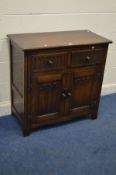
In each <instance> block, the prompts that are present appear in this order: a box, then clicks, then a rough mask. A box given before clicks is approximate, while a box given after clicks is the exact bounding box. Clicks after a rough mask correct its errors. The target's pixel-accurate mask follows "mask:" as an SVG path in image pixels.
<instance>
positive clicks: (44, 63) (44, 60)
mask: <svg viewBox="0 0 116 175" xmlns="http://www.w3.org/2000/svg"><path fill="white" fill-rule="evenodd" d="M66 60H67V52H54V53H45V52H44V53H40V54H37V55H33V56H32V70H33V71H37V72H39V71H52V70H63V69H64V68H65V67H66Z"/></svg>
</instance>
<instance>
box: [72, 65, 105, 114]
mask: <svg viewBox="0 0 116 175" xmlns="http://www.w3.org/2000/svg"><path fill="white" fill-rule="evenodd" d="M101 82H102V73H100V71H98V70H97V67H95V66H92V67H87V68H81V69H79V68H78V69H77V70H73V78H72V84H73V86H72V103H71V104H72V106H71V108H72V111H73V110H74V111H75V110H76V109H79V108H80V109H81V108H87V107H88V108H91V107H93V106H94V105H96V103H97V100H98V99H97V98H98V94H99V93H100V87H101Z"/></svg>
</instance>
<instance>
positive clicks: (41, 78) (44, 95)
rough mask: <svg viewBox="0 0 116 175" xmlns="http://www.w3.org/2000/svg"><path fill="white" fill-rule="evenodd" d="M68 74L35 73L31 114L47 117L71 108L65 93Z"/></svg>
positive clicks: (59, 114)
mask: <svg viewBox="0 0 116 175" xmlns="http://www.w3.org/2000/svg"><path fill="white" fill-rule="evenodd" d="M66 77H67V76H66V75H65V74H63V73H55V72H54V73H48V74H38V73H37V74H36V73H34V74H33V77H32V90H31V99H30V101H31V103H30V104H31V106H30V108H31V116H32V120H34V117H38V118H39V119H40V118H43V119H45V118H46V117H51V116H52V117H54V116H58V117H59V116H61V115H64V114H66V113H67V111H68V110H69V103H68V99H67V98H66V94H65V92H64V91H65V87H66V86H67V81H66Z"/></svg>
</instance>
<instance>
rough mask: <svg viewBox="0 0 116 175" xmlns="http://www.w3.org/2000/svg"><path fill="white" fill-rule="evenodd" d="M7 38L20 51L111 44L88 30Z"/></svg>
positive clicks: (27, 34)
mask: <svg viewBox="0 0 116 175" xmlns="http://www.w3.org/2000/svg"><path fill="white" fill-rule="evenodd" d="M7 36H8V38H9V39H10V40H11V41H12V42H13V43H14V44H16V45H17V46H18V47H20V48H21V49H22V50H30V49H31V50H32V49H44V48H55V47H67V46H80V45H90V44H103V43H112V41H111V40H109V39H107V38H104V37H102V36H99V35H97V34H95V33H93V32H91V31H89V30H80V31H62V32H47V33H24V34H9V35H7Z"/></svg>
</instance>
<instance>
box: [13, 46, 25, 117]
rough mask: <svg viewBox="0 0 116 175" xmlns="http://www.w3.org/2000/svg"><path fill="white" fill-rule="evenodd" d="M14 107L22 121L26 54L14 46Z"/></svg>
mask: <svg viewBox="0 0 116 175" xmlns="http://www.w3.org/2000/svg"><path fill="white" fill-rule="evenodd" d="M11 64H12V107H13V109H14V111H15V113H16V115H17V116H18V118H19V119H20V120H22V119H23V117H24V53H23V52H22V51H21V50H19V49H18V48H16V47H14V46H12V58H11Z"/></svg>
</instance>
